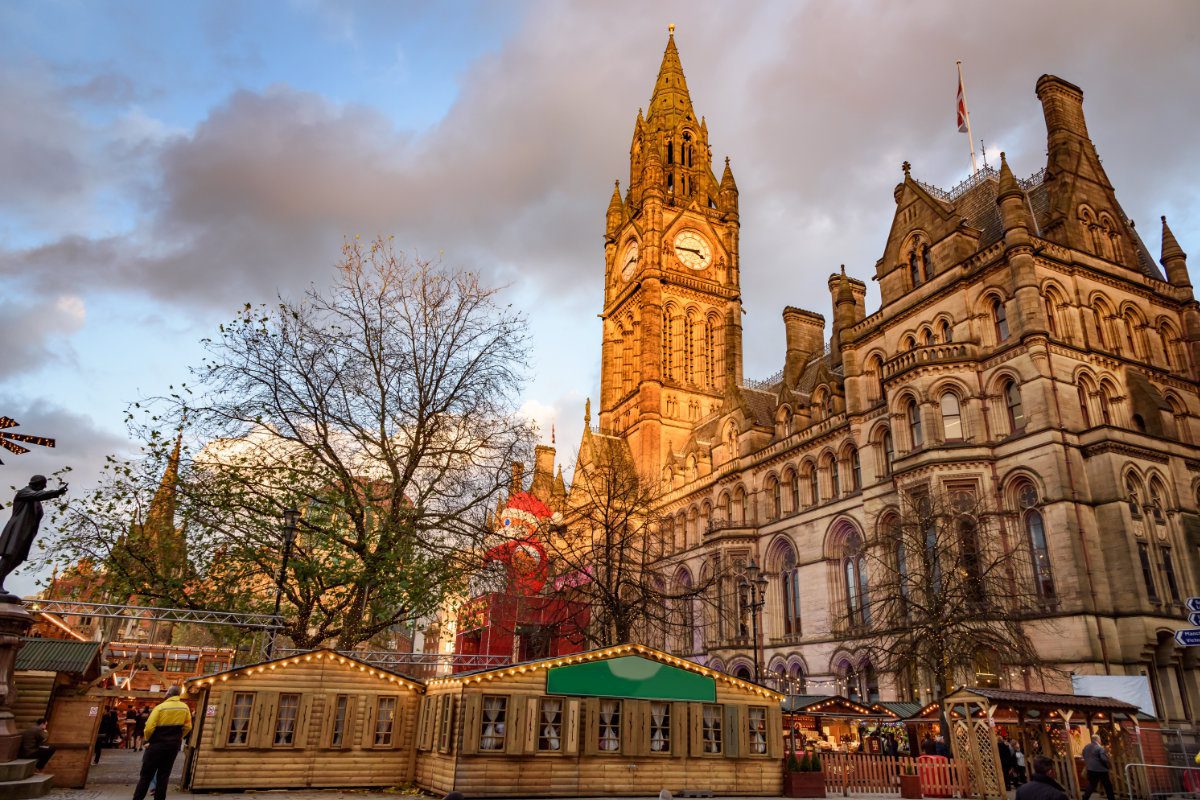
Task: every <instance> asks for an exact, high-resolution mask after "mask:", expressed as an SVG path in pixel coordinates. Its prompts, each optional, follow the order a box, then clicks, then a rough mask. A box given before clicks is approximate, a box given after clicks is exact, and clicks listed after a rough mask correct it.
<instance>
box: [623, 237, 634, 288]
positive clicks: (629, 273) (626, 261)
mask: <svg viewBox="0 0 1200 800" xmlns="http://www.w3.org/2000/svg"><path fill="white" fill-rule="evenodd" d="M637 265H638V243H637V239H631V240H630V242H629V244H628V245H626V247H625V252H624V253H622V254H621V277H622V278H624V279H625V280H629V279H630V278H632V277H633V273H635V272H637Z"/></svg>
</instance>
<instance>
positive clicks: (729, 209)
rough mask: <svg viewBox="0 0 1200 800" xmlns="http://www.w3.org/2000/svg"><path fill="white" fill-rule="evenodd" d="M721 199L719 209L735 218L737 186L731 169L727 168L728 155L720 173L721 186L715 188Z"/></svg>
mask: <svg viewBox="0 0 1200 800" xmlns="http://www.w3.org/2000/svg"><path fill="white" fill-rule="evenodd" d="M717 196H718V197H719V198H720V201H721V210H722V211H724V212H725V213H727V214H731V215H733V216H734V218H736V216H737V210H738V188H737V183H736V182H735V181H734V180H733V170H732V169H730V168H729V157H728V156H726V157H725V171H724V172H723V173H721V186H720V187H719V189H718V190H717Z"/></svg>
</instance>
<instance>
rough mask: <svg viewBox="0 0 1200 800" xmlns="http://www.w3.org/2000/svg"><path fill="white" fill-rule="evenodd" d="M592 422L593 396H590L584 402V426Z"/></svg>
mask: <svg viewBox="0 0 1200 800" xmlns="http://www.w3.org/2000/svg"><path fill="white" fill-rule="evenodd" d="M591 424H592V398H590V397H589V398H588V399H587V400H586V401H584V404H583V427H585V428H586V427H588V426H590V425H591Z"/></svg>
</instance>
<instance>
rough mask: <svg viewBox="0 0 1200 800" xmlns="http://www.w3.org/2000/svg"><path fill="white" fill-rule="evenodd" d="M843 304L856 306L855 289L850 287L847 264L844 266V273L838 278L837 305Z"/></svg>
mask: <svg viewBox="0 0 1200 800" xmlns="http://www.w3.org/2000/svg"><path fill="white" fill-rule="evenodd" d="M842 303H849V304H850V305H854V289H853V287H851V286H850V279H849V278H848V277H846V265H845V264H842V272H841V275H839V276H838V289H837V302H836V305H841V304H842Z"/></svg>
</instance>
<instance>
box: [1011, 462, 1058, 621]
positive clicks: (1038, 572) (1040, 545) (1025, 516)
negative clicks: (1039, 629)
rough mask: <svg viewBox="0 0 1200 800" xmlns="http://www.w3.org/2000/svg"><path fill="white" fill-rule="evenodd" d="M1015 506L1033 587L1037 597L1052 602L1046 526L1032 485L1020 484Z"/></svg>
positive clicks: (1052, 574) (1052, 587)
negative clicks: (1021, 529) (1028, 555)
mask: <svg viewBox="0 0 1200 800" xmlns="http://www.w3.org/2000/svg"><path fill="white" fill-rule="evenodd" d="M1016 497H1017V506H1018V508H1019V509H1020V512H1019V513H1020V515H1021V526H1022V527H1023V528H1024V529H1025V541H1026V542H1027V543H1028V544H1029V553H1030V556H1031V557H1032V559H1033V585H1034V588H1035V589H1036V590H1037V594H1038V597H1040V598H1041V599H1043V600H1052V599H1054V597H1055V592H1054V573H1053V571H1052V570H1051V569H1050V548H1049V547H1048V546H1047V544H1046V524H1045V521H1044V519H1043V518H1042V512H1041V509H1039V508H1038V505H1039V499H1038V491H1037V489H1036V488H1035V487H1034V485H1033V484H1032V483H1022V484H1021V485H1020V486H1019V487H1017V491H1016Z"/></svg>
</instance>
